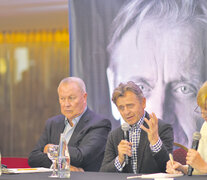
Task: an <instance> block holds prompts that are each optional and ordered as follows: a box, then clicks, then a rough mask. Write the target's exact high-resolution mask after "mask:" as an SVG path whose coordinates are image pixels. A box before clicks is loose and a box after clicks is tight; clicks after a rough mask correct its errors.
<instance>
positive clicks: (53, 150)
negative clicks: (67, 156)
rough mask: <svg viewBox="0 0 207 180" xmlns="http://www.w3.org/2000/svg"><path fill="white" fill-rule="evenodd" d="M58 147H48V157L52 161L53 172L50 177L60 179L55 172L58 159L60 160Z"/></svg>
mask: <svg viewBox="0 0 207 180" xmlns="http://www.w3.org/2000/svg"><path fill="white" fill-rule="evenodd" d="M58 148H59V146H58V145H54V144H51V145H49V146H48V151H47V155H48V157H49V159H50V160H51V161H52V166H53V172H52V174H51V175H50V176H49V177H58V176H57V173H56V171H55V169H56V165H57V158H58Z"/></svg>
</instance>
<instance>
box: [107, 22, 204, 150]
mask: <svg viewBox="0 0 207 180" xmlns="http://www.w3.org/2000/svg"><path fill="white" fill-rule="evenodd" d="M202 36H204V33H203V31H202V30H201V28H199V26H198V25H197V26H195V25H189V26H186V25H185V26H182V25H181V26H179V27H169V26H168V25H166V26H164V25H162V26H160V25H159V24H157V23H155V22H153V21H145V22H144V23H143V24H142V26H141V27H140V28H139V32H138V34H137V25H134V26H132V27H131V28H130V29H129V30H128V31H127V32H126V33H125V34H124V35H123V36H122V39H120V41H118V42H117V43H116V45H115V47H114V48H113V52H111V54H110V61H111V62H113V63H114V66H113V67H109V68H108V69H107V75H108V79H109V86H110V91H111V92H112V91H113V89H114V88H115V87H116V86H117V85H118V84H119V83H120V82H127V81H129V80H132V81H134V82H135V83H137V84H138V85H139V86H140V88H141V89H142V91H143V94H144V96H145V97H146V99H147V100H146V110H147V111H148V112H149V113H152V112H154V113H155V114H156V116H157V117H159V118H160V119H162V120H163V121H165V122H166V123H170V124H171V125H172V126H173V129H174V138H175V139H174V141H175V142H179V143H181V144H183V145H186V146H188V147H190V146H191V143H192V134H193V132H194V131H196V130H200V127H201V125H202V123H203V120H202V118H201V117H199V116H197V115H196V113H194V108H195V107H196V105H197V104H196V95H197V91H198V89H199V88H200V86H201V84H202V83H203V82H204V80H205V77H204V71H203V69H202V67H203V66H204V65H205V63H204V61H206V60H204V51H205V49H204V47H205V46H204V44H202V43H197V42H201V39H202V38H203V37H202ZM204 68H205V67H204ZM110 94H112V93H110ZM112 111H113V114H114V115H115V118H118V115H117V110H116V109H115V108H113V107H112Z"/></svg>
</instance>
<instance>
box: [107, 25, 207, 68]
mask: <svg viewBox="0 0 207 180" xmlns="http://www.w3.org/2000/svg"><path fill="white" fill-rule="evenodd" d="M206 37H207V36H206V30H205V31H204V29H203V28H202V27H201V26H200V25H195V24H186V25H179V26H178V25H177V26H169V25H167V24H163V23H162V24H160V23H157V22H154V21H145V22H143V24H142V25H141V26H140V27H138V26H137V25H136V24H135V25H134V26H132V27H131V28H130V29H129V30H128V31H127V32H126V33H125V34H124V35H123V36H122V37H121V38H120V39H119V41H117V43H116V44H115V45H114V47H113V50H112V51H111V54H110V68H112V69H113V71H117V67H118V66H119V65H121V64H122V61H127V59H128V57H127V56H128V53H130V52H133V53H135V51H137V53H135V55H137V56H140V53H143V49H149V53H148V56H150V54H151V55H152V56H155V55H153V53H162V54H164V53H165V54H166V53H168V52H167V51H166V50H168V51H170V49H169V48H173V49H174V51H175V53H176V54H178V55H179V53H180V54H181V55H182V53H183V52H181V51H182V50H183V49H179V47H177V49H176V47H170V44H172V41H173V42H175V43H178V44H183V46H185V51H186V52H184V53H188V54H189V56H196V57H195V58H193V59H194V60H195V59H197V58H198V56H199V58H200V57H204V53H206V42H207V38H206ZM167 46H169V47H167ZM156 48H157V50H156ZM150 51H151V52H150ZM156 51H157V52H156ZM187 51H189V52H187ZM144 53H146V52H144ZM148 58H149V57H148Z"/></svg>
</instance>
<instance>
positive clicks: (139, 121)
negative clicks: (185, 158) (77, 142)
mask: <svg viewBox="0 0 207 180" xmlns="http://www.w3.org/2000/svg"><path fill="white" fill-rule="evenodd" d="M112 101H113V102H114V103H115V104H116V106H117V108H118V110H119V112H120V114H121V116H122V118H123V120H124V121H125V122H126V123H128V124H129V126H130V127H129V130H128V132H129V139H128V141H127V140H123V137H124V132H123V130H122V128H121V127H119V128H117V129H115V130H113V131H112V132H111V133H110V135H109V137H108V140H107V143H106V149H105V155H104V160H103V163H102V166H101V171H105V172H125V173H158V172H165V169H166V167H165V166H166V162H167V161H168V160H169V153H170V152H172V149H173V129H172V127H171V125H169V124H165V123H164V122H162V121H161V120H159V121H158V119H157V117H156V115H155V114H154V113H152V114H148V113H147V112H146V111H145V107H146V99H145V97H144V95H143V93H142V91H141V90H140V88H139V86H138V85H137V84H135V83H134V82H132V81H129V82H127V83H126V84H123V83H121V84H120V85H119V86H118V87H117V88H116V89H115V90H114V92H113V95H112ZM125 156H128V157H129V159H130V161H129V163H128V164H127V163H126V161H125Z"/></svg>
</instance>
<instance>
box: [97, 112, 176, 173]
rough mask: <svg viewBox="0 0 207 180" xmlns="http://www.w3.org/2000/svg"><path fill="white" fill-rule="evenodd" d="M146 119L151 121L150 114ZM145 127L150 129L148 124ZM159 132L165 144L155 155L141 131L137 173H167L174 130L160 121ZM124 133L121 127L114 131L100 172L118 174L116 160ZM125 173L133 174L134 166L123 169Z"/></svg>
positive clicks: (108, 141) (109, 139)
mask: <svg viewBox="0 0 207 180" xmlns="http://www.w3.org/2000/svg"><path fill="white" fill-rule="evenodd" d="M145 117H146V118H147V119H149V114H148V113H146V115H145ZM144 126H145V127H148V126H147V124H146V122H144ZM158 131H159V136H160V139H161V140H162V142H163V145H162V148H161V150H160V151H159V152H158V153H153V152H152V151H151V149H150V143H149V140H148V137H147V133H146V132H145V131H143V130H141V136H140V142H139V146H138V150H137V151H138V152H137V154H138V157H137V162H138V163H137V173H157V172H165V169H166V162H167V161H168V160H169V156H168V154H169V152H172V149H173V129H172V127H171V125H169V124H165V123H163V122H162V121H161V120H159V123H158ZM123 136H124V133H123V131H122V129H121V127H119V128H117V129H115V130H114V131H112V132H111V133H110V135H109V137H108V140H107V143H106V149H105V154H104V160H103V163H102V166H101V169H100V171H104V172H118V170H117V169H116V167H115V165H114V161H115V158H116V157H117V156H118V149H117V146H118V145H119V143H120V141H121V140H122V139H123ZM122 172H124V173H133V170H132V166H131V164H130V163H129V164H128V165H125V167H124V168H123V171H122Z"/></svg>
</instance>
